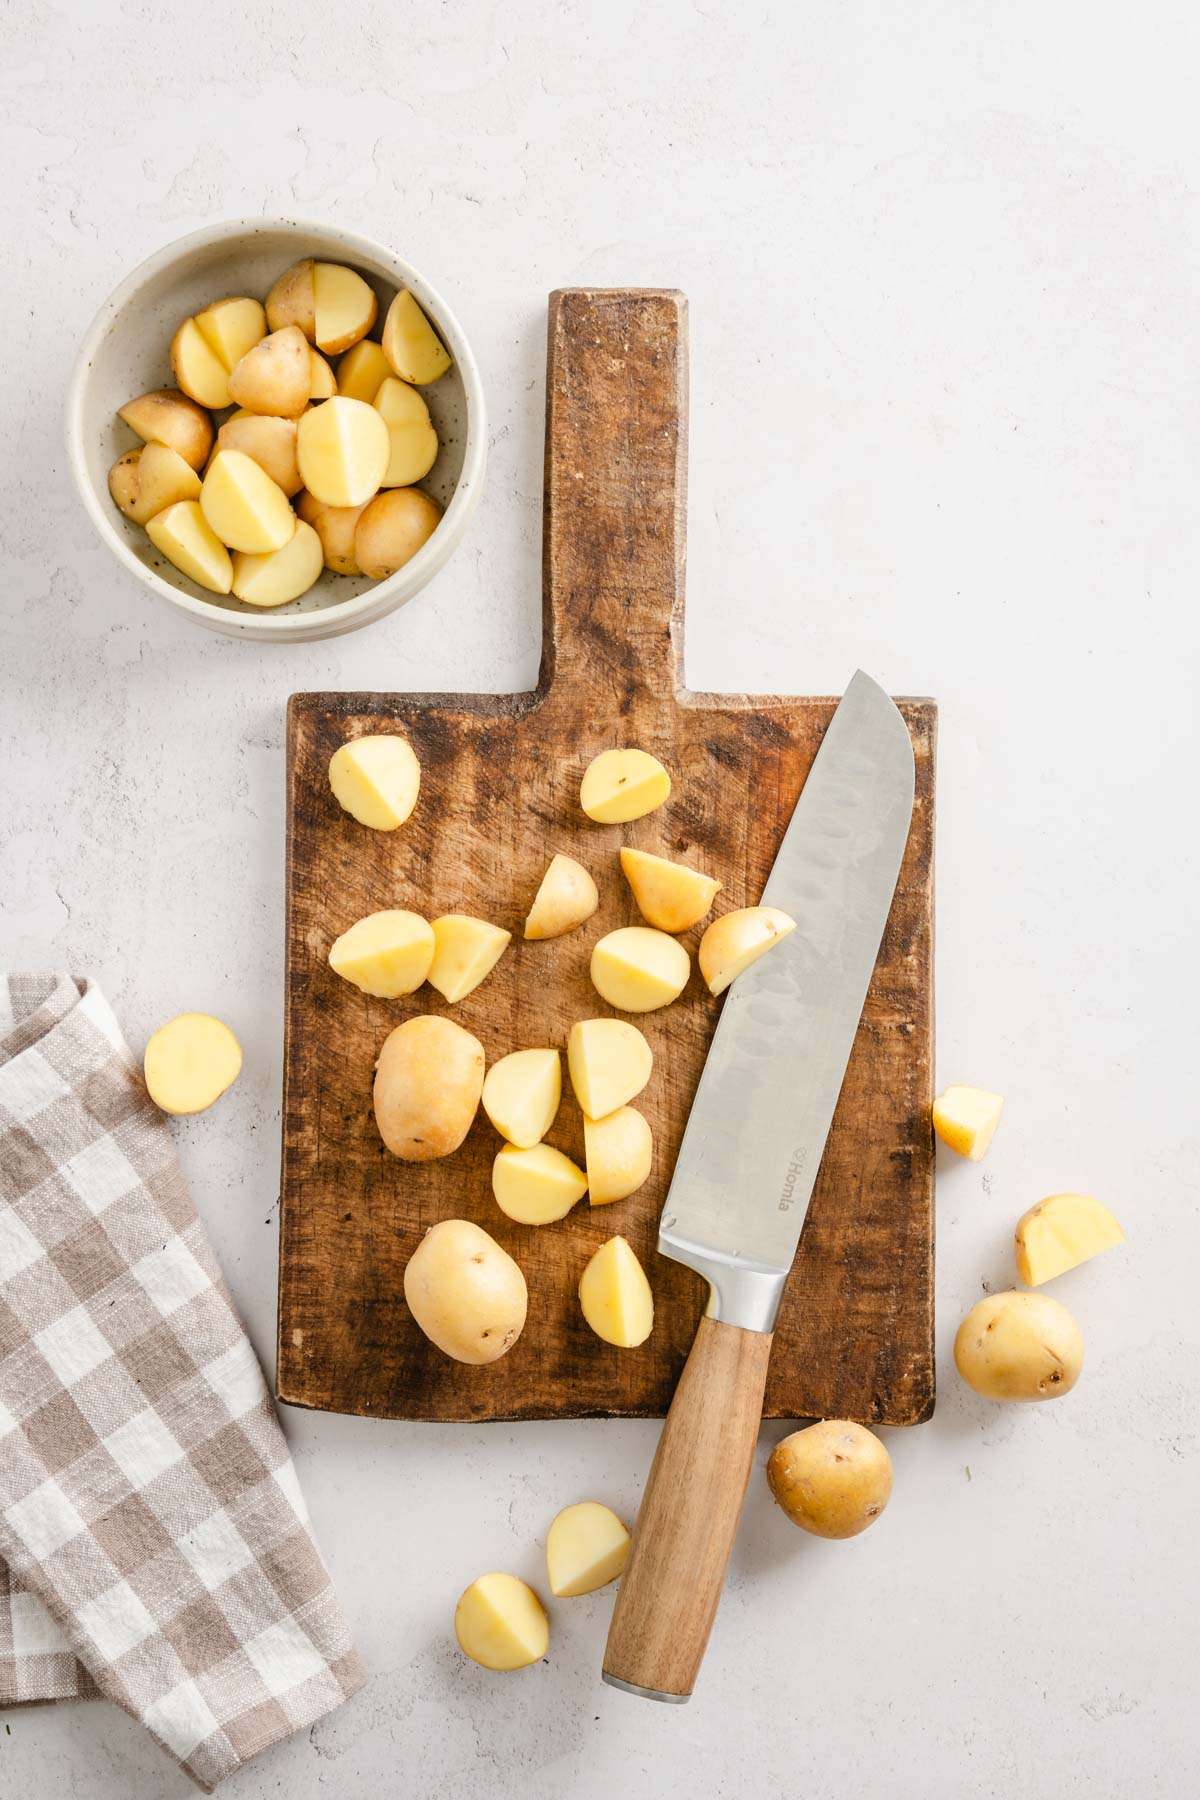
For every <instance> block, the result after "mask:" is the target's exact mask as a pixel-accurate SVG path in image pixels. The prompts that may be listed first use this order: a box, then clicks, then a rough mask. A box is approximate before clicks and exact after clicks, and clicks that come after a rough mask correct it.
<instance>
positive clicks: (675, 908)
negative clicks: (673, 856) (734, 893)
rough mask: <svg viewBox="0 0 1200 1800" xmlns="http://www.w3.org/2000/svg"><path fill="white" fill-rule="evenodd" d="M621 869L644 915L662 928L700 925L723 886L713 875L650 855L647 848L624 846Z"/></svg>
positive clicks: (671, 928) (666, 929) (648, 920)
mask: <svg viewBox="0 0 1200 1800" xmlns="http://www.w3.org/2000/svg"><path fill="white" fill-rule="evenodd" d="M621 872H622V874H623V875H624V877H625V879H626V881H627V882H628V883H629V887H630V891H631V892H632V894H633V897H634V900H635V901H636V902H637V909H638V911H639V912H640V913H641V915H642V917H643V919H645V921H646V923H647V924H648V925H653V926H655V927H656V929H657V930H659V931H671V932H678V931H688V930H690V929H691V927H692V926H693V925H698V924H699V923H700V920H701V919H702V918H703V917H704V915H705V913H707V912H711V911H712V903H713V901H714V900H715V899H716V897H717V895H718V893H719V892H720V890H721V883H720V882H719V881H714V880H713V878H712V876H711V875H702V874H701V873H700V871H699V869H689V868H688V867H687V865H686V863H677V862H669V861H668V860H667V858H666V857H665V856H651V855H650V853H649V851H648V850H630V849H628V848H625V849H623V850H622V851H621Z"/></svg>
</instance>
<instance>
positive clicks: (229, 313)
mask: <svg viewBox="0 0 1200 1800" xmlns="http://www.w3.org/2000/svg"><path fill="white" fill-rule="evenodd" d="M195 317H196V328H197V330H198V331H199V333H200V335H201V337H202V338H203V339H204V340H205V342H206V343H207V344H208V346H209V349H210V350H212V352H213V354H214V355H215V356H216V357H217V359H218V361H219V362H220V363H221V364H222V366H223V367H224V369H225V371H226V373H228V372H229V370H230V369H232V368H233V366H234V364H235V363H238V362H240V361H241V360H242V357H243V356H245V354H246V352H247V350H249V349H251V348H252V347H253V346H254V345H255V344H257V343H258V341H259V339H260V338H264V337H266V335H267V315H266V313H265V312H264V311H263V309H262V304H261V302H260V301H258V300H252V299H250V297H249V296H248V295H246V294H239V295H235V296H233V297H231V298H229V299H227V300H214V301H213V303H212V305H211V306H206V307H205V308H204V310H203V312H198V313H197V314H196V315H195Z"/></svg>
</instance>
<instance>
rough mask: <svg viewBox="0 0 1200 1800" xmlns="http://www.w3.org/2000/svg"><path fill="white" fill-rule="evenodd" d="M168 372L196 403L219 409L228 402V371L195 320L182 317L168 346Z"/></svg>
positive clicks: (211, 408) (215, 409)
mask: <svg viewBox="0 0 1200 1800" xmlns="http://www.w3.org/2000/svg"><path fill="white" fill-rule="evenodd" d="M169 354H170V359H171V373H172V375H174V377H175V379H176V381H177V382H178V383H179V386H180V387H181V388H182V389H183V391H184V393H185V394H186V395H187V396H188V398H189V399H191V400H194V401H195V402H196V404H197V406H206V407H208V408H209V409H210V410H211V411H219V410H220V409H221V407H223V406H228V405H229V370H228V369H227V368H226V367H225V364H224V363H223V362H222V361H221V358H220V357H219V356H218V355H217V353H216V351H215V350H214V349H213V347H212V345H211V344H210V343H209V341H208V339H207V338H206V337H205V336H204V333H203V332H202V331H201V330H200V327H199V326H198V325H197V323H196V321H195V319H185V320H184V321H183V324H182V325H181V326H180V327H179V329H178V331H177V332H176V333H175V336H174V337H173V338H172V339H171V348H170V352H169Z"/></svg>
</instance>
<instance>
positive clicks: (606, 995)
mask: <svg viewBox="0 0 1200 1800" xmlns="http://www.w3.org/2000/svg"><path fill="white" fill-rule="evenodd" d="M591 972H592V986H593V987H594V988H595V989H596V992H597V993H598V994H599V995H600V997H601V999H602V1000H607V1001H608V1004H609V1005H610V1006H615V1007H617V1008H618V1009H619V1010H620V1011H621V1012H634V1013H643V1012H654V1011H656V1010H657V1008H658V1007H660V1006H669V1005H670V1004H671V1002H672V1000H677V999H678V998H679V996H680V994H682V992H683V990H684V988H685V987H686V986H687V979H688V976H689V975H690V974H691V972H692V959H691V957H690V956H689V955H688V953H687V951H686V950H685V949H684V947H683V945H682V944H681V943H680V942H679V941H678V939H677V938H673V937H668V936H667V934H666V932H665V931H652V930H651V929H650V927H649V926H648V925H624V926H622V927H621V928H620V930H618V931H610V932H608V933H607V934H606V935H605V936H604V937H602V938H598V939H597V941H596V943H595V945H594V946H593V948H592V962H591Z"/></svg>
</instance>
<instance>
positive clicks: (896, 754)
mask: <svg viewBox="0 0 1200 1800" xmlns="http://www.w3.org/2000/svg"><path fill="white" fill-rule="evenodd" d="M913 779H914V774H913V753H912V744H911V743H910V741H909V736H908V729H907V727H906V726H905V723H904V720H903V719H902V718H901V716H900V714H899V712H898V711H897V710H896V708H895V706H894V705H893V704H892V702H891V700H889V698H888V696H887V695H886V694H885V693H884V691H883V689H882V688H881V687H879V686H878V685H877V683H876V682H874V681H872V680H871V678H870V676H868V675H864V674H863V672H862V671H861V669H860V670H859V672H858V673H857V674H856V675H855V677H854V679H853V681H851V683H850V685H849V687H848V688H847V689H846V692H845V694H844V695H843V697H842V700H841V702H840V704H839V706H838V708H837V711H836V712H835V713H834V715H833V718H832V719H831V720H830V722H829V727H828V729H827V731H826V733H825V736H824V739H823V740H822V743H821V747H820V749H819V750H818V751H817V755H816V757H815V759H814V761H813V765H812V768H811V770H810V771H809V775H808V779H807V781H806V782H805V784H804V788H803V791H802V792H801V795H800V798H799V800H798V801H797V802H796V808H795V811H794V812H793V814H792V817H791V822H790V823H789V825H788V828H787V831H786V832H785V833H784V838H783V843H782V844H781V845H780V848H779V854H778V856H777V857H776V858H775V865H774V867H773V869H772V870H771V874H770V878H769V879H768V882H767V886H766V890H765V892H764V894H763V903H764V904H765V905H769V906H778V907H780V908H782V910H783V911H784V912H786V913H790V914H791V916H792V917H793V918H794V919H795V920H796V930H795V931H794V932H792V933H791V934H790V935H789V936H788V937H787V938H785V939H784V941H783V942H782V943H781V944H779V945H778V946H776V948H775V949H773V950H772V951H771V952H770V953H769V954H768V955H767V956H764V957H763V958H762V959H761V960H760V961H759V962H757V963H755V964H754V965H753V966H752V967H751V968H749V969H747V970H746V971H745V972H744V973H743V974H742V975H740V976H739V977H738V979H737V981H736V982H735V983H734V984H733V986H732V987H731V988H730V990H729V994H728V997H727V999H726V1001H725V1006H724V1010H723V1011H722V1014H721V1017H720V1020H719V1022H718V1024H717V1029H716V1032H715V1034H714V1037H713V1041H712V1046H711V1048H710V1050H709V1053H708V1060H707V1062H706V1063H705V1065H704V1071H703V1073H702V1075H701V1077H700V1085H699V1087H698V1089H697V1091H696V1098H695V1101H694V1102H693V1105H692V1111H691V1116H690V1118H689V1120H688V1124H687V1129H686V1131H685V1132H684V1137H683V1143H682V1144H681V1146H680V1150H679V1157H678V1160H677V1162H676V1164H675V1174H674V1177H673V1179H672V1182H671V1186H670V1190H669V1191H668V1194H667V1199H666V1204H665V1206H664V1208H663V1215H662V1220H661V1223H660V1226H659V1239H658V1247H659V1249H660V1251H661V1252H662V1254H663V1255H664V1256H670V1257H673V1258H674V1259H675V1261H677V1262H681V1263H686V1264H687V1265H688V1267H689V1268H692V1269H695V1270H696V1271H697V1272H698V1273H699V1274H701V1275H703V1276H704V1277H705V1279H706V1280H707V1281H708V1282H709V1284H710V1293H709V1303H708V1310H707V1312H706V1314H705V1316H704V1318H702V1319H701V1321H700V1326H699V1330H698V1331H697V1333H696V1339H695V1342H694V1344H693V1345H692V1349H691V1352H690V1354H689V1356H688V1360H687V1363H686V1365H685V1366H684V1370H683V1374H682V1376H681V1377H680V1380H679V1386H678V1387H677V1388H676V1391H675V1397H674V1399H673V1400H672V1402H671V1410H670V1412H669V1413H668V1414H667V1420H666V1424H665V1425H664V1426H663V1432H662V1437H661V1438H660V1439H659V1444H658V1450H657V1452H656V1454H655V1457H654V1463H653V1465H652V1467H651V1470H650V1476H649V1480H648V1481H647V1483H646V1491H645V1494H644V1495H643V1498H642V1505H641V1509H640V1511H639V1513H638V1519H637V1525H636V1527H635V1529H634V1534H633V1547H632V1550H631V1552H630V1558H629V1563H628V1566H627V1568H626V1571H625V1576H624V1579H623V1580H622V1583H621V1589H620V1592H619V1593H618V1595H617V1603H616V1608H615V1610H614V1613H613V1620H612V1625H611V1628H610V1630H609V1634H608V1647H607V1649H606V1651H605V1657H604V1679H605V1681H607V1682H609V1683H610V1684H611V1685H612V1686H613V1687H619V1688H625V1689H627V1690H628V1691H629V1692H631V1693H635V1694H642V1695H645V1696H646V1697H647V1698H649V1699H654V1700H686V1699H688V1697H689V1696H690V1694H691V1691H692V1687H693V1685H694V1682H695V1678H696V1673H697V1671H698V1669H699V1667H700V1663H701V1660H702V1658H703V1656H704V1651H705V1646H706V1645H707V1643H708V1637H709V1633H710V1631H711V1630H712V1622H713V1617H714V1615H715V1613H716V1610H717V1602H718V1601H719V1599H720V1597H721V1589H722V1587H723V1585H724V1581H725V1571H726V1569H727V1567H728V1563H729V1556H730V1552H731V1550H732V1548H733V1540H734V1536H735V1535H736V1532H737V1524H738V1518H739V1516H740V1514H741V1510H742V1501H743V1499H744V1498H745V1492H746V1484H747V1482H748V1480H749V1477H750V1465H751V1461H752V1459H753V1455H754V1446H755V1442H756V1440H757V1437H758V1428H759V1424H760V1422H761V1419H762V1402H763V1390H764V1388H765V1386H766V1379H767V1361H768V1358H769V1356H770V1353H771V1333H772V1331H773V1330H774V1326H775V1315H776V1313H777V1312H778V1310H779V1302H780V1299H781V1298H782V1295H783V1289H784V1284H785V1282H786V1281H787V1278H788V1274H789V1272H790V1270H791V1266H792V1259H793V1257H794V1256H795V1253H796V1245H797V1243H798V1242H799V1239H800V1228H801V1226H802V1225H803V1223H804V1215H805V1213H806V1211H807V1209H808V1202H809V1199H810V1196H811V1194H812V1190H813V1184H814V1183H815V1181H816V1177H817V1170H818V1168H819V1166H820V1162H821V1156H822V1154H823V1152H824V1148H825V1139H826V1137H827V1136H828V1134H829V1126H830V1122H831V1121H832V1119H833V1113H834V1108H835V1107H836V1105H837V1099H838V1094H839V1092H840V1090H841V1086H842V1078H843V1076H844V1075H845V1072H846V1064H847V1062H848V1061H849V1057H850V1050H851V1046H852V1045H853V1043H854V1034H855V1032H856V1030H857V1028H858V1021H859V1017H860V1015H861V1013H862V1008H863V1002H864V1000H865V999H866V995H867V988H868V986H869V985H870V981H871V974H872V971H873V970H874V967H875V959H876V957H877V956H878V954H879V945H880V940H881V939H882V937H883V929H884V926H885V924H886V923H887V916H888V912H889V910H890V908H891V904H892V895H893V893H894V892H895V887H896V880H897V877H898V875H899V873H900V862H901V858H902V857H903V854H904V846H905V842H906V840H907V838H908V828H909V822H910V820H911V817H912V804H913Z"/></svg>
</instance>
